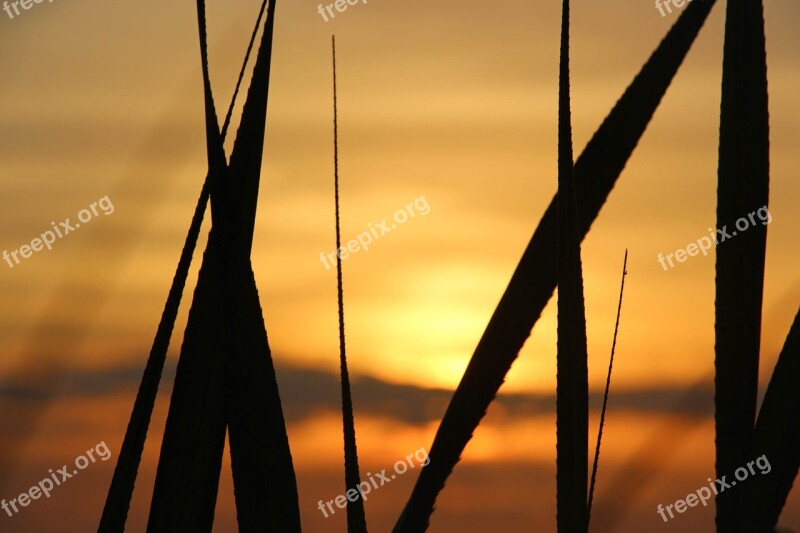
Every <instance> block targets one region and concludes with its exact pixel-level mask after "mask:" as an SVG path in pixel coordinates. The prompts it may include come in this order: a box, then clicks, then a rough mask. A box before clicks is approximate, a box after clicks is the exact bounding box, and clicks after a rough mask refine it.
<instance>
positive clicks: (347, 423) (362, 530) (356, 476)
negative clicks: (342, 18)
mask: <svg viewBox="0 0 800 533" xmlns="http://www.w3.org/2000/svg"><path fill="white" fill-rule="evenodd" d="M331 50H332V52H333V175H334V180H333V181H334V198H335V204H336V249H337V250H339V249H341V247H342V237H341V232H340V228H339V119H338V116H339V110H338V104H337V99H336V38H335V37H333V36H331ZM336 293H337V300H338V303H339V365H340V369H341V370H340V372H341V380H342V430H343V433H344V488H345V492H346V491H348V490H350V489H353V488H356V487H358V486H359V483H360V482H361V474H360V473H359V471H358V446H357V445H356V426H355V420H354V419H353V397H352V395H351V393H350V373H349V372H348V370H347V350H346V345H345V338H344V289H343V287H342V258H341V257H340V256H339V255H338V254H337V255H336ZM347 531H348V532H349V533H366V532H367V516H366V513H365V511H364V499H363V497H361V495H360V494H359V497H358V498H356V500H355V501H350V500H349V499H348V501H347Z"/></svg>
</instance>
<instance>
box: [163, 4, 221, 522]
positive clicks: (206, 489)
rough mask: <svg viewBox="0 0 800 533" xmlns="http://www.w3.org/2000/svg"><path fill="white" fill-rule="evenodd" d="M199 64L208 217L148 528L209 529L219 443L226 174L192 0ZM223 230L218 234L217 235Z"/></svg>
mask: <svg viewBox="0 0 800 533" xmlns="http://www.w3.org/2000/svg"><path fill="white" fill-rule="evenodd" d="M197 15H198V16H197V20H198V31H199V35H200V55H201V61H202V70H203V94H204V102H205V123H206V149H207V152H208V154H207V157H208V182H209V187H210V191H211V214H212V219H213V225H212V230H211V235H210V236H209V243H208V247H207V248H206V251H205V253H204V255H203V263H202V266H201V268H200V273H199V275H198V282H197V287H196V288H195V294H194V299H193V301H192V306H191V308H190V311H189V320H188V323H187V326H186V333H185V334H184V341H183V346H182V347H181V355H180V358H179V360H178V368H177V373H176V376H175V383H174V386H173V390H172V398H171V401H170V407H169V413H168V416H167V424H166V428H165V431H164V439H163V441H162V444H161V455H160V458H159V462H158V470H157V472H156V482H155V487H154V490H153V499H152V503H151V507H150V517H149V520H148V526H147V530H148V533H161V532H171V531H211V527H212V525H213V522H214V508H215V504H216V498H217V488H218V485H219V475H220V470H221V468H222V453H223V449H224V445H225V427H226V419H225V417H226V412H225V409H226V398H225V390H226V389H225V360H224V359H225V355H224V354H225V352H226V351H227V349H226V348H227V346H228V345H229V343H230V338H229V335H227V334H226V333H227V329H226V327H225V326H224V325H221V324H219V319H218V317H219V315H222V316H223V317H225V316H227V313H225V309H224V307H225V306H224V304H223V302H225V301H226V295H225V294H223V293H224V291H225V288H226V287H225V284H224V283H223V277H224V275H225V271H226V268H225V267H226V265H224V262H225V256H226V254H225V253H224V252H225V251H227V250H225V249H224V248H226V246H225V244H224V243H225V239H224V238H222V239H221V238H220V234H221V233H224V232H227V228H228V226H229V224H226V223H225V209H224V207H225V203H226V202H225V198H223V195H224V188H223V186H224V180H225V177H226V174H227V165H226V162H225V154H224V152H223V148H222V138H221V134H220V131H219V125H218V123H217V115H216V110H215V108H214V98H213V95H212V92H211V82H210V79H209V74H208V51H207V43H206V22H205V3H204V1H203V0H198V1H197ZM224 236H225V235H223V237H224Z"/></svg>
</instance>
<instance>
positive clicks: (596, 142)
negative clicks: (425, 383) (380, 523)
mask: <svg viewBox="0 0 800 533" xmlns="http://www.w3.org/2000/svg"><path fill="white" fill-rule="evenodd" d="M714 4H715V0H704V1H702V2H693V3H692V4H690V5H688V6H687V7H686V9H685V10H684V11H683V13H682V14H681V16H680V17H679V18H678V20H677V21H676V22H675V24H674V26H673V27H672V29H670V31H669V33H667V36H666V37H665V38H664V40H663V41H662V42H661V43H660V44H659V46H658V48H657V49H656V50H655V52H654V53H653V55H652V56H651V57H650V59H649V60H648V61H647V63H646V64H645V65H644V66H643V67H642V70H641V71H640V72H639V74H638V75H637V76H636V78H635V79H634V80H633V82H632V83H631V85H630V86H629V87H628V89H627V90H626V91H625V93H624V94H623V96H622V97H621V98H620V100H619V101H618V102H617V104H616V105H615V106H614V109H612V111H611V113H610V114H609V116H608V117H607V118H606V119H605V120H604V122H603V124H602V125H601V126H600V128H599V129H598V130H597V132H596V133H595V135H594V136H593V137H592V139H591V140H590V141H589V144H588V145H587V146H586V148H585V150H584V151H583V153H582V154H581V156H580V157H579V158H578V160H577V161H576V163H575V181H576V193H577V198H578V217H579V222H580V226H579V235H580V236H581V238H582V237H583V236H585V234H586V232H587V231H588V230H589V227H590V225H591V223H592V222H593V221H594V219H595V218H596V217H597V215H598V213H599V211H600V208H601V207H602V205H603V203H605V200H606V198H607V197H608V194H609V193H610V192H611V189H612V188H613V187H614V183H615V182H616V180H617V178H618V177H619V175H620V173H621V172H622V170H623V168H624V167H625V164H626V162H627V161H628V158H629V157H630V155H631V153H632V152H633V150H634V148H635V147H636V144H637V143H638V142H639V139H640V138H641V136H642V134H643V133H644V130H645V128H646V127H647V125H648V123H649V122H650V119H651V118H652V116H653V113H654V112H655V110H656V108H657V107H658V104H659V102H660V101H661V98H662V97H663V96H664V93H665V92H666V90H667V88H668V87H669V85H670V83H671V81H672V78H673V77H674V75H675V73H676V72H677V70H678V68H679V67H680V65H681V63H682V62H683V59H684V58H685V57H686V54H687V53H688V51H689V48H690V47H691V45H692V43H693V42H694V40H695V38H696V37H697V34H698V33H699V31H700V28H702V26H703V23H704V22H705V20H706V18H707V16H708V13H709V11H710V10H711V8H712V7H713V6H714ZM555 205H556V201H555V199H554V200H553V201H552V202H551V203H550V206H549V207H548V208H547V211H546V212H545V214H544V216H543V217H542V220H541V222H540V223H539V227H537V229H536V231H535V232H534V234H533V237H532V238H531V241H530V243H529V244H528V247H527V248H526V250H525V252H524V253H523V256H522V259H521V260H520V263H519V265H517V269H516V270H515V272H514V274H513V276H512V277H511V281H510V282H509V285H508V287H507V288H506V291H505V293H504V294H503V296H502V298H501V299H500V303H499V304H498V306H497V309H495V312H494V314H493V315H492V318H491V320H490V321H489V325H488V326H487V328H486V331H485V332H484V334H483V337H482V338H481V340H480V341H479V343H478V346H477V348H476V350H475V353H474V354H473V356H472V359H471V360H470V363H469V365H468V366H467V369H466V371H465V373H464V376H463V377H462V379H461V382H460V383H459V385H458V388H457V389H456V391H455V393H454V395H453V398H452V400H451V401H450V405H449V406H448V409H447V411H446V413H445V416H444V418H443V420H442V423H441V424H440V426H439V429H438V431H437V433H436V437H435V439H434V442H433V445H432V446H431V448H430V454H429V457H430V463H429V464H428V466H426V467H425V468H423V469H422V471H421V473H420V477H419V479H418V480H417V483H416V485H415V487H414V490H413V492H412V494H411V498H410V499H409V501H408V503H407V504H406V507H405V509H404V511H403V514H402V515H401V516H400V519H399V520H398V522H397V524H396V526H395V529H394V531H396V532H398V533H399V532H413V533H418V532H419V531H424V530H425V529H426V528H427V525H428V521H429V518H430V515H431V514H432V512H433V508H434V504H435V501H436V497H437V495H438V494H439V492H440V491H441V490H442V488H443V487H444V484H445V481H446V480H447V477H448V476H449V475H450V473H451V472H452V470H453V468H454V467H455V465H456V463H457V462H458V460H459V458H460V456H461V453H462V452H463V450H464V448H465V447H466V445H467V442H469V440H470V438H471V437H472V433H473V432H474V431H475V428H477V427H478V424H479V423H480V420H481V419H482V418H483V416H484V414H485V413H486V409H487V408H488V406H489V404H490V403H491V402H492V400H493V399H494V397H495V396H496V394H497V391H498V390H499V388H500V386H501V385H502V383H503V381H504V379H505V375H506V374H507V373H508V370H509V369H510V368H511V364H512V363H513V362H514V360H515V359H516V357H517V355H518V353H519V351H520V349H521V348H522V345H523V344H524V343H525V340H526V339H527V338H528V336H529V335H530V332H531V329H532V328H533V325H534V323H535V322H536V320H537V319H538V318H539V315H540V314H541V313H542V310H543V309H544V307H545V305H546V304H547V301H548V300H549V299H550V296H551V295H552V293H553V291H554V290H555V286H556V276H557V266H556V258H555V248H556V231H557V228H556V226H557V220H556V217H557V214H556V207H555Z"/></svg>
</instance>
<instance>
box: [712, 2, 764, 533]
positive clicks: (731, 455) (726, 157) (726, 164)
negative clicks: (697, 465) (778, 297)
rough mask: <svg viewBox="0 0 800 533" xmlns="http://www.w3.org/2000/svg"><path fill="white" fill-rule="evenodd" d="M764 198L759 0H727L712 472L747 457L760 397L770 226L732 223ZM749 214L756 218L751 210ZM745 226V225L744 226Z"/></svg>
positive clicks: (736, 506)
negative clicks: (760, 349)
mask: <svg viewBox="0 0 800 533" xmlns="http://www.w3.org/2000/svg"><path fill="white" fill-rule="evenodd" d="M768 201H769V109H768V97H767V63H766V48H765V38H764V15H763V8H762V5H761V0H729V1H728V5H727V12H726V19H725V47H724V54H723V61H722V105H721V112H720V135H719V176H718V184H717V228H720V229H723V230H725V229H727V233H729V234H730V235H731V238H730V239H728V238H726V237H725V236H724V235H723V234H720V242H719V245H718V246H717V263H716V303H715V311H716V323H715V350H716V358H715V370H716V376H715V397H714V406H715V422H716V468H717V477H718V478H721V476H724V475H726V476H728V477H729V478H731V477H732V476H733V474H734V471H735V470H736V469H737V468H739V467H741V466H744V465H746V464H747V462H748V461H750V460H751V457H750V454H751V450H752V444H753V426H754V425H755V417H756V402H757V396H758V360H759V345H760V341H761V304H762V299H763V294H762V293H763V287H764V260H765V254H766V243H767V226H766V225H762V224H758V225H755V224H753V225H752V227H749V228H747V226H745V228H746V229H747V230H746V231H743V228H742V227H737V226H736V224H738V223H739V221H740V220H741V217H745V218H744V220H745V221H747V216H748V214H751V213H755V212H756V211H757V210H758V209H759V208H762V207H765V206H766V205H767V203H768ZM751 216H754V215H751ZM748 225H749V224H748ZM722 239H725V240H722ZM745 494H746V491H744V490H730V491H727V490H726V491H724V492H720V493H719V495H718V496H717V531H720V532H729V531H741V527H742V525H743V522H742V511H743V509H744V497H745Z"/></svg>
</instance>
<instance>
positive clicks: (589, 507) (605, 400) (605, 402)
mask: <svg viewBox="0 0 800 533" xmlns="http://www.w3.org/2000/svg"><path fill="white" fill-rule="evenodd" d="M626 275H628V250H625V259H624V260H623V262H622V281H621V282H620V285H619V302H618V303H617V321H616V323H615V324H614V339H613V340H612V341H611V357H610V358H609V360H608V374H607V375H606V390H605V393H604V394H603V407H602V409H601V410H600V425H599V427H598V430H597V445H596V446H595V449H594V462H593V463H592V478H591V481H590V483H589V504H588V505H587V509H586V523H587V524H589V523H590V522H591V518H592V501H593V500H594V487H595V481H596V480H597V467H598V464H599V463H600V443H601V442H602V441H603V425H604V424H605V422H606V407H608V391H609V389H610V388H611V371H612V369H613V368H614V350H615V349H616V347H617V333H618V332H619V316H620V314H621V313H622V293H623V291H624V290H625V276H626Z"/></svg>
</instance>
